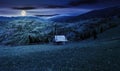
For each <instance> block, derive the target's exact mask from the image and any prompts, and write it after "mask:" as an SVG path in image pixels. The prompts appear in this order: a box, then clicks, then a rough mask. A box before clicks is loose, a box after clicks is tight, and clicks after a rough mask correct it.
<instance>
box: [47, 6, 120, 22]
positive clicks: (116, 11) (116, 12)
mask: <svg viewBox="0 0 120 71" xmlns="http://www.w3.org/2000/svg"><path fill="white" fill-rule="evenodd" d="M112 16H120V7H110V8H104V9H100V10H94V11H90V12H88V13H85V14H82V15H78V16H58V17H52V18H50V19H49V20H52V21H55V22H76V21H79V20H85V19H91V18H104V17H112Z"/></svg>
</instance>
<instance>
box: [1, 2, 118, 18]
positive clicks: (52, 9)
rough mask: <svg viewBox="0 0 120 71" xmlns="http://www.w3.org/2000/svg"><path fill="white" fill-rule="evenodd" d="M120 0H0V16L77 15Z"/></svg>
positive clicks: (116, 3) (112, 4)
mask: <svg viewBox="0 0 120 71" xmlns="http://www.w3.org/2000/svg"><path fill="white" fill-rule="evenodd" d="M119 3H120V0H0V16H20V12H21V10H26V11H27V15H28V16H35V15H55V14H62V15H78V14H82V13H86V12H88V11H91V10H95V9H100V8H105V7H110V6H118V5H119Z"/></svg>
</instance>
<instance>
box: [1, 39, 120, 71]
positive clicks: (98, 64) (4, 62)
mask: <svg viewBox="0 0 120 71" xmlns="http://www.w3.org/2000/svg"><path fill="white" fill-rule="evenodd" d="M105 42H106V41H105ZM105 42H101V43H95V44H92V46H89V45H87V46H84V48H81V46H80V44H78V43H76V45H75V44H71V45H72V46H73V45H75V47H74V46H73V47H71V48H69V47H67V48H64V47H63V48H62V49H58V50H47V51H36V52H29V53H25V54H23V55H13V56H2V57H0V71H119V70H120V67H119V66H120V61H119V60H120V56H119V54H120V52H119V50H120V48H119V42H120V40H114V41H107V42H106V43H105ZM77 44H78V45H77ZM110 44H111V45H110ZM69 46H70V45H69ZM56 47H57V46H56ZM61 47H62V46H61ZM79 47H80V48H79Z"/></svg>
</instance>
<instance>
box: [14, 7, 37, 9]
mask: <svg viewBox="0 0 120 71" xmlns="http://www.w3.org/2000/svg"><path fill="white" fill-rule="evenodd" d="M12 9H15V10H32V9H36V7H13V8H12Z"/></svg>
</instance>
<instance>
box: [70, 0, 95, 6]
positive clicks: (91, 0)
mask: <svg viewBox="0 0 120 71" xmlns="http://www.w3.org/2000/svg"><path fill="white" fill-rule="evenodd" d="M96 2H97V0H75V1H72V2H69V3H68V5H70V6H79V5H82V4H93V3H96Z"/></svg>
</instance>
